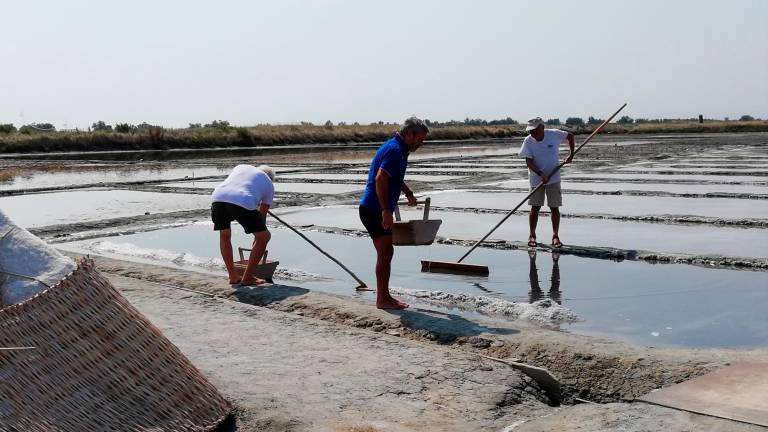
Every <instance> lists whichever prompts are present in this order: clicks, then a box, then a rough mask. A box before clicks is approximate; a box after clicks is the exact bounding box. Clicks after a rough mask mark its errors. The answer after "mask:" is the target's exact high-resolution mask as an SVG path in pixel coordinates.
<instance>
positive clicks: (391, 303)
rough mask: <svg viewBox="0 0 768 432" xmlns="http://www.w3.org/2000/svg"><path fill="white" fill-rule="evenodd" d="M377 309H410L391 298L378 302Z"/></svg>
mask: <svg viewBox="0 0 768 432" xmlns="http://www.w3.org/2000/svg"><path fill="white" fill-rule="evenodd" d="M376 307H377V308H379V309H399V310H402V309H406V308H407V307H408V304H406V303H403V302H401V301H398V300H395V299H394V298H392V297H390V298H388V299H386V300H382V301H377V302H376Z"/></svg>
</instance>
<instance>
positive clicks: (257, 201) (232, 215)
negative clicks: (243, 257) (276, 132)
mask: <svg viewBox="0 0 768 432" xmlns="http://www.w3.org/2000/svg"><path fill="white" fill-rule="evenodd" d="M274 181H275V172H274V171H273V170H272V168H270V167H269V166H267V165H261V166H259V167H254V166H252V165H238V166H236V167H235V169H234V170H232V173H231V174H230V175H229V176H228V177H227V178H226V179H225V180H224V182H223V183H221V184H220V185H219V186H217V187H216V189H214V191H213V195H212V196H211V200H212V201H213V203H212V204H211V219H213V229H214V231H218V232H219V247H220V249H221V257H222V258H223V259H224V265H225V266H226V267H227V273H229V283H230V284H236V283H239V284H241V285H259V284H263V283H264V282H266V281H265V280H264V279H259V278H256V277H254V276H253V270H254V269H255V268H256V265H257V264H258V263H259V261H260V260H261V256H262V255H264V251H265V250H266V249H267V243H268V242H269V239H270V238H271V237H272V236H271V234H270V233H269V231H268V230H267V224H266V220H267V210H269V206H271V205H272V200H273V199H274V197H275V187H274V184H273V182H274ZM232 221H237V222H238V223H239V224H240V225H241V226H242V227H243V230H245V233H246V234H251V233H253V245H252V246H251V255H250V257H249V258H248V264H247V266H246V268H245V271H244V272H243V277H242V279H241V278H240V276H239V275H238V273H237V271H236V270H235V264H234V261H233V258H232V229H231V228H230V224H231V222H232Z"/></svg>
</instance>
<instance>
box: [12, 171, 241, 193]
mask: <svg viewBox="0 0 768 432" xmlns="http://www.w3.org/2000/svg"><path fill="white" fill-rule="evenodd" d="M230 170H231V168H218V167H202V166H194V167H192V166H190V167H186V168H153V169H146V168H137V169H130V168H123V169H104V170H89V171H81V172H77V171H74V172H69V171H68V172H35V173H33V174H31V175H29V176H20V177H14V178H13V179H12V180H11V181H7V182H0V190H9V189H30V188H41V187H53V186H71V185H83V184H95V183H116V182H132V181H145V180H163V179H178V178H190V179H192V178H196V177H206V176H213V175H223V176H226V175H228V174H229V172H230Z"/></svg>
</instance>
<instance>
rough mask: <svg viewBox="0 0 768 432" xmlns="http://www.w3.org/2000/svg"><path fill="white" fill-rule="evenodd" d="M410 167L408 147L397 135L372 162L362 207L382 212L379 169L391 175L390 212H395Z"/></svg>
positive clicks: (380, 150) (361, 201) (380, 149)
mask: <svg viewBox="0 0 768 432" xmlns="http://www.w3.org/2000/svg"><path fill="white" fill-rule="evenodd" d="M406 167H408V146H407V145H406V144H405V141H403V138H402V137H401V136H400V134H399V133H398V134H395V136H393V137H392V138H390V139H389V140H387V142H385V143H384V144H382V145H381V147H379V150H377V151H376V155H375V156H374V157H373V160H371V168H370V169H369V170H368V182H367V183H366V184H365V192H364V193H363V198H362V199H361V200H360V205H361V206H362V207H365V208H367V209H369V210H373V211H378V212H380V211H381V210H382V209H381V206H380V205H379V199H378V197H376V173H378V172H379V168H381V169H383V170H384V171H386V172H387V173H388V174H389V198H388V201H389V210H390V211H395V207H396V206H397V199H398V198H400V191H401V190H402V187H403V178H405V168H406Z"/></svg>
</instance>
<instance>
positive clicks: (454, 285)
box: [0, 134, 768, 347]
mask: <svg viewBox="0 0 768 432" xmlns="http://www.w3.org/2000/svg"><path fill="white" fill-rule="evenodd" d="M517 148H518V143H517V141H514V142H505V141H496V142H484V143H471V142H470V143H462V144H457V143H443V144H439V143H435V144H433V145H430V144H428V145H427V146H426V147H424V148H423V149H421V150H420V151H419V152H417V153H414V155H412V158H411V164H410V167H409V174H408V175H407V177H406V181H408V182H409V183H410V184H411V186H412V188H413V189H414V190H416V191H417V193H418V194H419V196H422V197H423V196H430V197H431V198H432V206H433V210H432V211H431V217H432V218H439V219H442V220H443V224H442V226H441V229H440V232H439V238H438V243H436V244H435V245H433V246H429V247H416V248H406V247H404V248H398V250H397V252H396V258H395V265H394V270H393V280H392V283H393V285H394V286H396V287H397V288H398V289H399V290H400V292H401V293H402V295H405V296H410V297H411V300H412V301H414V302H416V303H417V304H419V302H425V301H426V300H427V298H426V297H425V296H423V295H420V296H417V297H413V292H417V291H429V292H436V291H440V292H447V293H452V294H466V295H469V296H488V297H491V298H495V299H499V300H503V301H509V302H531V303H533V302H535V301H537V300H539V299H541V298H550V297H551V298H554V299H555V300H556V301H557V302H558V303H561V304H562V305H563V307H565V308H567V309H569V310H570V311H572V312H573V313H574V314H575V315H577V316H578V317H579V318H580V320H579V322H575V323H562V322H558V323H550V324H552V325H553V327H557V326H563V327H562V328H563V329H565V330H567V331H572V332H577V333H586V334H600V335H605V336H609V337H614V338H618V339H622V340H628V341H632V342H635V343H641V344H648V345H670V346H688V347H718V346H719V347H751V346H765V344H766V339H765V336H764V335H765V334H768V332H766V329H767V328H768V322H766V320H765V319H763V317H762V316H761V313H760V306H761V305H764V304H766V300H768V291H767V290H766V289H765V287H766V286H768V274H767V273H766V270H768V258H767V256H766V253H765V248H764V246H763V245H764V244H765V242H766V241H768V200H766V198H768V135H766V134H737V135H700V136H663V137H644V138H643V139H642V140H640V139H636V138H632V137H610V136H605V137H600V139H599V140H597V141H596V142H594V143H593V144H590V145H588V146H586V147H585V148H584V150H583V151H582V153H580V154H579V156H577V158H576V161H575V163H574V164H572V165H571V166H568V167H567V168H566V169H565V170H564V172H563V179H564V180H563V189H564V193H565V195H564V206H563V208H562V212H563V215H564V217H563V221H562V228H561V238H562V240H563V241H564V242H565V243H566V247H565V248H564V249H563V251H562V253H560V254H559V256H557V255H555V256H553V255H552V253H551V250H550V248H547V247H546V245H547V243H549V239H550V238H551V227H550V224H549V220H548V215H547V214H546V211H545V212H544V214H543V215H542V219H541V220H540V224H539V230H538V239H539V241H540V242H542V244H543V246H542V247H541V248H539V249H538V250H537V251H535V252H534V251H528V250H527V249H526V248H525V247H524V244H525V241H526V240H527V234H528V227H527V217H528V215H527V205H524V206H523V207H522V208H521V211H520V212H519V213H518V214H516V215H513V216H512V217H511V218H510V219H509V220H507V222H506V223H505V224H504V225H503V226H502V227H501V228H500V229H498V230H497V231H496V232H495V233H494V234H493V235H492V236H491V237H490V238H489V241H488V242H486V244H484V245H483V246H486V247H484V248H480V249H478V250H476V251H475V252H473V255H472V256H471V258H469V259H468V261H470V262H477V263H481V264H484V265H488V266H489V267H490V269H491V274H490V275H489V277H487V278H471V277H469V278H468V277H456V276H447V275H432V274H425V273H421V272H420V271H419V261H420V260H421V259H428V260H447V261H452V260H456V259H458V257H460V256H461V255H463V253H464V252H465V251H466V247H467V246H466V245H468V244H471V243H472V241H473V240H475V239H477V238H480V237H481V236H482V235H483V234H485V233H486V232H487V230H488V229H490V228H491V227H493V226H494V225H495V224H496V222H498V221H499V220H500V219H501V218H502V217H503V216H504V214H505V213H506V212H507V211H508V210H509V209H510V208H512V207H514V206H515V205H516V204H517V203H519V201H520V200H521V199H522V198H523V197H524V196H525V194H526V188H527V179H526V174H525V172H526V171H525V167H524V162H523V161H522V160H520V159H518V158H517V157H516V156H515V154H514V152H515V151H516V150H517ZM327 150H328V149H326V151H322V152H318V153H312V151H311V150H307V149H302V151H301V152H298V153H299V154H292V153H291V152H285V151H280V152H279V153H275V154H264V153H265V152H264V151H259V152H258V153H260V154H258V155H253V156H247V155H244V156H242V157H240V156H238V157H232V156H231V154H222V155H221V157H217V156H218V155H217V153H216V152H210V151H206V152H200V153H198V154H197V155H196V154H195V152H189V153H185V154H184V155H183V157H180V156H181V154H180V153H178V152H177V153H175V155H176V156H179V157H178V158H177V159H175V160H174V159H173V158H174V154H170V155H167V154H166V155H164V156H163V158H162V159H163V160H152V157H153V155H155V156H156V155H157V153H151V154H135V155H134V160H133V161H131V162H130V163H128V162H126V161H125V159H126V155H125V154H120V158H121V159H122V160H114V158H113V157H112V156H110V154H105V155H103V156H101V157H99V156H94V155H89V156H88V157H87V158H86V157H83V158H82V159H81V160H78V159H71V160H68V161H67V163H66V164H61V163H59V162H55V163H53V162H50V161H48V160H46V159H45V158H40V159H39V160H36V159H35V158H34V157H33V156H26V157H23V158H22V157H14V158H8V159H6V160H3V161H2V162H0V163H2V165H3V166H4V173H5V174H4V176H3V177H2V181H0V191H2V194H3V196H2V197H0V208H2V209H3V210H4V211H5V212H6V213H8V214H9V216H10V217H11V218H12V219H14V220H15V221H16V222H17V223H18V224H19V225H21V226H24V227H27V228H31V229H33V230H37V231H36V232H39V233H41V235H43V236H44V237H46V238H47V239H49V240H50V241H53V242H56V243H57V244H60V245H61V246H60V247H62V248H67V249H70V250H79V251H87V252H89V253H96V254H109V255H111V256H115V257H122V258H125V259H138V260H140V259H149V260H153V261H156V262H164V263H166V264H167V265H180V266H183V267H187V268H193V269H197V270H203V271H208V272H214V273H220V272H221V271H222V267H221V262H220V258H219V255H218V251H217V248H216V238H215V234H214V233H213V232H212V230H211V227H210V226H209V225H208V224H207V223H206V221H207V220H208V212H207V207H208V194H209V193H210V191H211V190H212V189H213V188H214V187H215V185H216V184H218V182H220V181H221V180H222V179H223V178H224V177H225V176H226V174H227V173H228V171H229V170H230V169H231V167H232V166H233V165H235V164H238V163H243V162H251V163H254V164H258V163H269V164H271V165H273V166H274V167H275V168H276V171H277V173H278V180H277V183H276V191H277V198H276V205H275V212H276V213H277V214H279V215H281V216H282V217H283V218H284V219H285V220H286V221H287V222H289V223H291V224H294V225H296V226H300V227H302V229H304V230H305V231H306V233H307V235H309V236H311V237H312V238H313V239H314V240H316V241H317V242H318V243H319V244H321V245H322V246H323V247H324V248H325V249H326V250H328V251H329V252H331V254H333V255H336V256H337V257H338V258H339V259H341V260H342V262H344V263H345V264H346V265H348V266H349V267H351V268H352V269H354V271H355V272H356V273H358V274H359V275H360V276H361V277H363V278H364V279H366V280H368V281H370V283H371V284H372V283H373V280H374V279H375V278H374V276H373V268H372V267H373V266H372V263H373V257H374V253H373V248H372V247H371V245H370V241H369V240H368V239H367V238H365V237H363V234H364V233H363V232H362V226H361V225H360V222H359V220H358V219H357V209H356V202H357V200H358V199H359V195H360V191H361V189H362V187H363V186H362V185H363V183H364V181H365V178H366V170H367V163H368V162H367V161H368V159H369V158H370V156H371V154H372V153H373V151H374V150H375V146H371V145H362V146H359V148H355V147H350V148H344V149H337V150H332V151H327ZM157 159H160V158H157ZM169 159H170V160H169ZM545 210H546V208H545ZM420 212H421V210H419V209H417V210H412V209H403V215H404V218H405V219H409V218H412V219H416V218H420V216H421V215H420ZM137 231H147V232H140V233H135V232H137ZM273 232H274V234H275V239H274V241H273V243H272V244H271V246H270V251H271V252H270V254H271V255H270V256H271V257H272V258H274V259H278V260H280V261H281V270H280V271H279V272H278V276H277V277H285V278H289V279H290V278H292V277H294V276H295V275H304V277H306V279H305V280H303V281H302V283H303V284H306V286H307V287H308V288H310V289H317V290H322V291H327V292H331V293H336V294H343V295H353V294H352V293H351V292H350V291H349V290H348V288H349V279H348V277H347V276H346V275H345V274H344V273H343V272H341V271H340V270H339V269H338V267H336V266H335V265H334V264H333V263H332V262H330V261H328V260H327V259H325V258H324V257H322V256H321V255H319V254H318V253H317V252H316V251H314V249H311V248H310V247H308V246H305V244H304V243H303V241H302V240H301V239H299V238H298V237H296V236H295V234H293V233H291V232H289V231H287V230H284V229H281V228H279V227H277V226H275V227H274V229H273ZM130 233H135V234H132V235H126V234H130ZM235 233H236V239H237V243H238V244H239V245H242V246H247V245H248V243H249V240H248V239H247V238H246V236H244V235H243V234H242V232H240V231H239V230H238V229H235ZM115 234H120V235H119V236H115ZM68 239H71V240H75V241H69V242H67V240H68ZM77 239H82V240H80V241H76V240H77ZM529 252H530V254H529ZM606 258H608V259H606ZM617 261H621V262H617ZM651 263H676V264H667V265H653V264H651ZM691 264H694V265H691ZM706 267H709V268H706ZM307 275H309V276H307ZM553 286H554V287H555V288H551V287H553ZM365 298H370V296H367V297H365ZM659 304H661V305H662V307H658V305H659ZM425 305H426V304H425ZM654 305H656V307H652V306H654ZM430 307H435V308H442V310H446V309H445V308H456V310H460V311H461V313H463V314H469V315H471V314H478V313H482V312H483V311H478V310H474V306H473V305H472V304H471V302H470V303H468V304H462V302H461V301H460V300H456V302H455V304H454V303H450V302H449V303H448V304H442V305H441V304H431V305H430ZM681 311H683V312H681ZM497 318H499V319H504V317H497ZM507 318H508V317H507Z"/></svg>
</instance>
